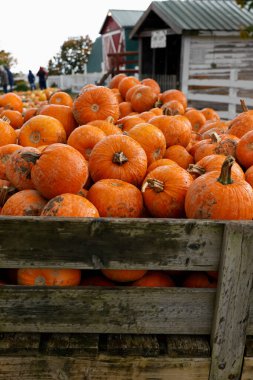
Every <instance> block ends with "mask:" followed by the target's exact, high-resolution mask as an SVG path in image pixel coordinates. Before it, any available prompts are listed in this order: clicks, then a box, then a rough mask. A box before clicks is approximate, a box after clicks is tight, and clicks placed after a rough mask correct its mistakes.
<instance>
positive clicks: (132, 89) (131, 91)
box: [125, 83, 142, 103]
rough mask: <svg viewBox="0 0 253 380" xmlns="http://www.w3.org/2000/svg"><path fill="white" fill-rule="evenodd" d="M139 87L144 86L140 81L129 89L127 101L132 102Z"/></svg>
mask: <svg viewBox="0 0 253 380" xmlns="http://www.w3.org/2000/svg"><path fill="white" fill-rule="evenodd" d="M139 87H142V85H141V84H140V83H138V84H135V85H134V86H133V87H130V88H129V90H127V93H126V96H125V101H126V102H130V103H131V98H132V95H133V93H134V92H135V90H136V89H137V88H139Z"/></svg>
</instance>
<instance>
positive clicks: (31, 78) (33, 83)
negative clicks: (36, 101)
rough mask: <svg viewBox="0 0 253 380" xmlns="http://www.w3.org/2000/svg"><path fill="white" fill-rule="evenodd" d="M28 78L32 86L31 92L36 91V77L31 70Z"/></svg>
mask: <svg viewBox="0 0 253 380" xmlns="http://www.w3.org/2000/svg"><path fill="white" fill-rule="evenodd" d="M27 78H28V82H29V84H30V88H31V90H35V88H36V86H35V75H34V74H33V73H32V71H31V70H29V73H28V76H27Z"/></svg>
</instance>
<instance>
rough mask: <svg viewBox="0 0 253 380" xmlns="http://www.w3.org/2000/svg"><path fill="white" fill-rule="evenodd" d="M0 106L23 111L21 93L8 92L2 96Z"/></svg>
mask: <svg viewBox="0 0 253 380" xmlns="http://www.w3.org/2000/svg"><path fill="white" fill-rule="evenodd" d="M0 107H3V108H4V109H8V110H14V111H19V112H20V113H22V111H23V102H22V99H21V97H20V96H19V95H17V94H15V93H14V92H8V93H7V94H4V95H1V96H0Z"/></svg>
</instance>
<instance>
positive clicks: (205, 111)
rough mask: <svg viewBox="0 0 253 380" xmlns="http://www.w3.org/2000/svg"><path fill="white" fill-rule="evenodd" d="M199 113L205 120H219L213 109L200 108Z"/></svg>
mask: <svg viewBox="0 0 253 380" xmlns="http://www.w3.org/2000/svg"><path fill="white" fill-rule="evenodd" d="M200 112H201V113H202V114H203V115H204V116H205V118H206V120H213V121H215V120H220V116H219V114H218V113H217V112H216V111H215V110H214V109H213V108H208V107H207V108H202V110H200Z"/></svg>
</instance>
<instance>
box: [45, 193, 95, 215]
mask: <svg viewBox="0 0 253 380" xmlns="http://www.w3.org/2000/svg"><path fill="white" fill-rule="evenodd" d="M41 215H42V216H55V217H76V218H77V217H82V218H86V217H90V218H98V217H99V213H98V210H97V209H96V207H95V206H94V205H93V204H92V203H91V202H89V201H88V200H87V199H86V198H84V197H82V196H80V195H77V194H61V195H57V196H56V197H54V198H52V199H50V201H49V202H47V204H45V206H44V208H43V210H42V212H41Z"/></svg>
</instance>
